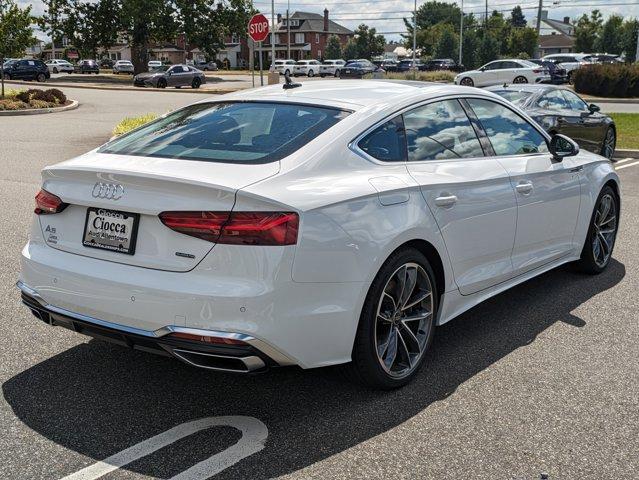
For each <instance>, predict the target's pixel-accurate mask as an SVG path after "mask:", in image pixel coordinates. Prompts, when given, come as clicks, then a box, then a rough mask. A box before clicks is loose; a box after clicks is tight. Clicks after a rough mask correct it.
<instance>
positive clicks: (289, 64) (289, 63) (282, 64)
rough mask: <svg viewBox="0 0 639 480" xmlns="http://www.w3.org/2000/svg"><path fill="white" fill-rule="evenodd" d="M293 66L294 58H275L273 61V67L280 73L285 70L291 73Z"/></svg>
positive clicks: (283, 72)
mask: <svg viewBox="0 0 639 480" xmlns="http://www.w3.org/2000/svg"><path fill="white" fill-rule="evenodd" d="M294 67H295V60H275V62H274V63H273V68H274V69H275V71H276V72H277V73H279V74H280V75H284V74H285V73H286V72H288V74H289V75H292V74H293V69H294Z"/></svg>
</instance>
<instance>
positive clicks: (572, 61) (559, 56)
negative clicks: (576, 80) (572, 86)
mask: <svg viewBox="0 0 639 480" xmlns="http://www.w3.org/2000/svg"><path fill="white" fill-rule="evenodd" d="M591 56H592V54H586V53H552V54H550V55H546V56H544V57H541V60H546V61H551V62H558V63H560V64H561V67H562V68H564V69H565V70H566V74H567V75H568V81H569V82H571V81H572V73H573V72H574V71H575V70H577V69H578V68H581V67H583V66H584V65H590V63H591V62H590V61H589V59H590V58H591Z"/></svg>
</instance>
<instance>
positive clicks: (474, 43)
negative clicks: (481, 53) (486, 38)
mask: <svg viewBox="0 0 639 480" xmlns="http://www.w3.org/2000/svg"><path fill="white" fill-rule="evenodd" d="M478 48H479V36H478V35H477V32H476V31H475V30H468V31H466V32H464V40H463V42H462V64H463V65H464V68H466V69H468V70H472V69H474V68H477V67H478V66H479V64H478V61H477V60H478V58H477V49H478Z"/></svg>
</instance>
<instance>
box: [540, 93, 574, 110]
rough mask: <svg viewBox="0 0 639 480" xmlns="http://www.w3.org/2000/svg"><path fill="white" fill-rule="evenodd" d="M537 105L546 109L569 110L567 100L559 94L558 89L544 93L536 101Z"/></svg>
mask: <svg viewBox="0 0 639 480" xmlns="http://www.w3.org/2000/svg"><path fill="white" fill-rule="evenodd" d="M537 105H538V106H539V107H540V108H545V109H547V110H569V109H570V107H569V106H568V102H566V99H565V98H564V96H563V95H562V94H561V92H560V91H559V90H553V91H551V92H548V93H546V94H544V95H543V96H542V97H541V98H540V99H539V100H538V101H537Z"/></svg>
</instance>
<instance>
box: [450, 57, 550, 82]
mask: <svg viewBox="0 0 639 480" xmlns="http://www.w3.org/2000/svg"><path fill="white" fill-rule="evenodd" d="M502 62H510V63H513V64H518V65H520V66H519V67H517V68H499V69H491V65H495V64H497V63H502ZM481 68H482V69H484V68H485V70H481V69H479V70H469V71H467V72H462V73H460V74H459V75H457V76H456V77H455V83H456V84H457V85H460V84H461V81H462V80H463V79H465V78H470V79H472V81H473V83H474V86H475V87H489V86H491V85H500V84H504V83H514V80H515V79H516V78H525V79H526V82H525V83H532V84H535V83H541V82H547V81H550V79H551V77H550V74H549V73H548V72H547V71H545V72H542V70H544V68H543V67H541V66H539V65H534V66H526V64H523V63H522V62H521V61H520V60H516V59H514V60H508V59H504V60H497V61H494V62H489V63H487V64H486V65H484V66H483V67H481Z"/></svg>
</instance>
